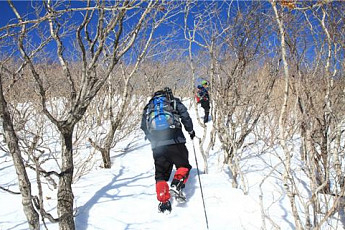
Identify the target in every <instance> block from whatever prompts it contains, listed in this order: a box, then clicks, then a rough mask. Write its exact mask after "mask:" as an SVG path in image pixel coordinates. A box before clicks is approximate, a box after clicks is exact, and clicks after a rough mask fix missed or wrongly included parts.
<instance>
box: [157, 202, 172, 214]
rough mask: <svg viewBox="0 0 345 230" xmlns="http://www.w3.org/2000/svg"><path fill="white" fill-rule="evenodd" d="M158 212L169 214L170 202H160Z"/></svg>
mask: <svg viewBox="0 0 345 230" xmlns="http://www.w3.org/2000/svg"><path fill="white" fill-rule="evenodd" d="M158 211H159V212H161V213H166V214H169V213H170V212H171V203H170V201H167V202H165V203H163V202H160V203H159V204H158Z"/></svg>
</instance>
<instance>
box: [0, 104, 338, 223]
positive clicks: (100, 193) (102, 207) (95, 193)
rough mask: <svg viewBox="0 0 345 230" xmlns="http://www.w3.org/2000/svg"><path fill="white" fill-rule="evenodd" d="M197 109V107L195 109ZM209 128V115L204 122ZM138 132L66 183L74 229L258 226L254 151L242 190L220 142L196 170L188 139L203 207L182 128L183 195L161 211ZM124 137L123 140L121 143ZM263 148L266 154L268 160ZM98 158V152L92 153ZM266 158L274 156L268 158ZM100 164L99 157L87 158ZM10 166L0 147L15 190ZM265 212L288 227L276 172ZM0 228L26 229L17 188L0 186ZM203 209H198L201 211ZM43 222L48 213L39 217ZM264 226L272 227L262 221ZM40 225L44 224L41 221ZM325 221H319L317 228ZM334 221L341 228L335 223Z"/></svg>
mask: <svg viewBox="0 0 345 230" xmlns="http://www.w3.org/2000/svg"><path fill="white" fill-rule="evenodd" d="M189 111H190V114H191V116H192V119H193V121H194V125H195V130H196V135H197V136H200V135H201V127H198V125H197V122H196V119H195V112H194V110H189ZM200 114H202V111H200ZM207 125H208V127H209V130H210V127H211V126H212V121H211V122H210V123H208V124H207ZM134 135H138V138H136V140H135V141H134V142H133V141H131V140H132V138H133V137H131V138H128V141H124V142H123V143H121V145H119V146H117V147H116V149H115V150H114V152H113V156H112V162H113V165H112V168H111V169H102V168H100V167H95V168H94V169H93V170H92V171H91V172H90V173H89V174H87V175H85V176H83V177H82V178H81V179H80V180H78V182H77V183H75V184H74V185H73V192H74V196H75V208H76V217H75V223H76V229H77V230H93V229H100V230H120V229H138V230H141V229H150V230H154V229H159V230H161V229H195V230H201V229H207V224H206V217H205V216H207V220H208V226H209V229H211V230H224V229H232V230H236V229H239V230H240V229H247V230H250V229H253V230H257V229H261V228H262V226H263V218H262V214H261V207H260V200H259V197H260V189H259V184H260V182H261V181H262V179H263V178H264V177H265V176H266V175H267V174H268V173H269V172H270V170H271V168H269V167H267V164H266V163H264V161H263V160H262V158H260V157H255V153H252V154H249V155H251V156H252V157H250V158H248V159H246V162H245V165H244V171H245V173H246V180H247V184H248V188H249V193H248V195H245V194H244V193H243V191H242V190H240V189H234V188H232V186H231V178H230V176H229V174H228V173H227V171H228V169H227V168H226V167H224V166H223V165H222V164H221V162H222V161H221V160H220V159H221V151H220V145H219V144H217V145H216V146H215V148H214V149H213V150H212V151H211V153H210V158H209V161H208V162H209V173H208V174H202V169H203V164H202V162H203V160H202V157H201V155H200V153H199V151H198V149H199V148H198V143H197V141H196V140H194V144H195V150H196V156H197V159H198V164H199V169H200V173H201V174H200V179H201V184H202V189H203V195H204V201H205V209H204V206H203V201H202V196H201V190H200V186H199V177H198V173H197V169H196V162H195V156H194V149H193V142H192V141H191V140H190V139H189V136H188V135H186V137H187V139H188V142H187V148H188V150H189V154H190V155H189V158H190V163H191V165H192V166H193V169H192V170H191V173H190V178H189V181H188V183H187V186H186V189H185V193H186V196H187V199H188V201H187V203H184V204H178V203H176V202H174V201H172V208H173V210H172V212H171V213H170V214H169V215H166V214H162V213H158V209H157V208H158V201H157V200H156V194H155V181H154V166H153V158H152V153H151V147H150V144H149V142H148V141H145V140H144V136H143V134H142V133H141V132H140V131H138V132H137V133H133V136H134ZM129 142H131V148H129V149H128V148H127V145H128V143H129ZM269 158H270V156H267V158H266V160H267V161H268V160H269ZM96 159H97V160H98V161H99V160H100V159H99V157H98V158H96ZM273 160H274V159H273ZM95 165H96V166H98V165H100V162H98V163H97V164H95ZM15 184H16V174H15V171H14V168H13V166H12V163H11V158H10V157H9V156H6V155H5V154H4V152H0V185H2V186H3V187H9V188H11V189H12V190H16V191H18V188H17V186H15ZM262 189H263V192H262V193H263V195H264V205H265V212H266V214H269V215H270V217H271V218H272V219H273V220H274V221H275V222H276V223H277V224H279V226H280V227H281V229H294V224H293V218H292V215H291V211H290V206H289V203H288V200H287V199H286V197H285V196H284V193H283V189H282V187H281V186H280V182H279V178H278V179H277V178H274V177H272V178H269V179H267V183H264V185H263V186H262ZM55 192H56V191H55V190H48V189H47V190H46V191H45V199H47V200H46V201H45V202H46V206H45V208H46V210H47V211H51V212H52V213H53V216H55V217H56V211H55V207H54V206H53V205H54V204H56V196H55ZM0 207H1V208H0V230H5V229H6V230H7V229H16V230H19V229H27V228H28V225H27V223H26V219H25V216H24V213H23V210H22V207H21V197H20V195H13V194H10V193H8V192H5V191H2V190H0ZM205 211H206V213H205ZM47 222H48V221H47ZM266 225H267V228H268V229H274V228H273V227H272V226H271V225H269V224H268V221H267V220H266ZM47 226H48V229H58V225H57V224H50V223H47ZM42 229H44V227H43V226H42ZM325 229H327V228H325ZM339 229H341V228H339Z"/></svg>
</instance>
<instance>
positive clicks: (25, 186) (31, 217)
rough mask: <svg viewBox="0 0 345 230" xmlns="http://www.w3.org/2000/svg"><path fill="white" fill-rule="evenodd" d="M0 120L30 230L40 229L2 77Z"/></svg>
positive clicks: (0, 83) (0, 81)
mask: <svg viewBox="0 0 345 230" xmlns="http://www.w3.org/2000/svg"><path fill="white" fill-rule="evenodd" d="M0 118H1V121H2V127H3V130H4V134H5V140H6V144H7V146H8V148H9V150H10V153H11V156H12V159H13V163H14V167H15V169H16V173H17V177H18V185H19V189H20V193H21V195H22V204H23V209H24V213H25V215H26V219H27V221H28V224H29V229H34V230H36V229H40V225H39V215H38V213H37V212H36V210H35V208H34V206H33V203H32V195H31V183H30V180H29V177H28V175H27V173H26V170H25V165H24V162H23V160H22V155H21V151H20V148H19V145H18V138H17V135H16V133H15V131H14V128H13V123H12V119H11V116H10V113H9V111H8V107H7V102H6V100H5V98H4V94H3V89H2V79H1V76H0Z"/></svg>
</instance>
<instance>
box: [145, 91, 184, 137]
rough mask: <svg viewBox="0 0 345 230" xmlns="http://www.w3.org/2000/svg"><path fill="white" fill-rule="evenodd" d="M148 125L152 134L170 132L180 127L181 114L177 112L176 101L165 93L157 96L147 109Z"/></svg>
mask: <svg viewBox="0 0 345 230" xmlns="http://www.w3.org/2000/svg"><path fill="white" fill-rule="evenodd" d="M146 118H147V119H146V126H147V130H148V131H149V133H151V134H155V133H162V132H167V131H168V132H169V131H172V130H173V129H175V128H180V127H181V124H180V121H179V115H178V114H177V112H176V101H175V100H169V99H168V98H167V97H166V96H165V95H159V96H155V97H154V98H153V99H152V100H151V101H150V103H149V104H148V106H147V109H146Z"/></svg>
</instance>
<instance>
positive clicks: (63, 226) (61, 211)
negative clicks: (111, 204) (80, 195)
mask: <svg viewBox="0 0 345 230" xmlns="http://www.w3.org/2000/svg"><path fill="white" fill-rule="evenodd" d="M73 127H74V126H70V127H67V128H62V130H60V131H61V134H62V153H61V154H62V158H61V160H62V165H61V174H60V178H59V189H58V194H57V196H58V208H57V211H58V215H59V218H60V221H59V227H60V230H74V229H75V226H74V219H73V199H74V196H73V192H72V180H73V168H74V167H73V151H72V136H73V135H72V134H73Z"/></svg>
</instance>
